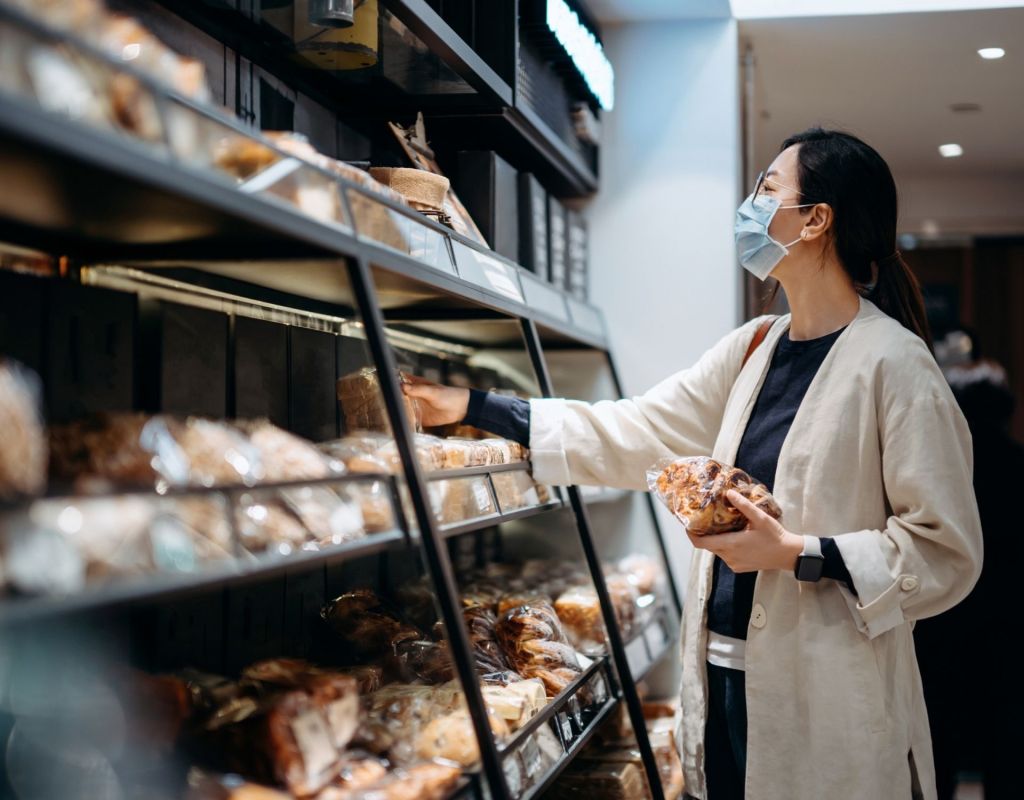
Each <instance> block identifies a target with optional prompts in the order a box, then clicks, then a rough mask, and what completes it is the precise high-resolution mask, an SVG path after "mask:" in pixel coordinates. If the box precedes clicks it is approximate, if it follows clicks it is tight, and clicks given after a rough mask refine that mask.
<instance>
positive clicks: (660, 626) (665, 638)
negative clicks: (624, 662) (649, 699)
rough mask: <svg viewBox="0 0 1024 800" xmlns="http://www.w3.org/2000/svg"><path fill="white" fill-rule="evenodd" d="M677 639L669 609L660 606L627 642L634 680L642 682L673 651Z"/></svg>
mask: <svg viewBox="0 0 1024 800" xmlns="http://www.w3.org/2000/svg"><path fill="white" fill-rule="evenodd" d="M675 640H676V637H675V634H674V633H673V632H672V625H671V623H670V621H669V618H668V609H667V608H666V607H665V606H664V605H661V606H658V607H657V608H656V609H655V610H654V613H653V614H652V615H651V618H650V620H649V621H648V622H647V624H646V625H644V626H643V627H642V628H641V629H639V630H637V631H635V632H634V633H633V634H632V635H631V636H630V638H629V639H628V640H627V641H626V658H627V659H628V660H629V667H630V671H631V672H632V674H633V679H634V680H637V681H642V680H643V679H644V678H646V677H647V675H648V674H649V673H650V671H651V670H652V669H653V668H654V667H655V666H656V665H657V664H658V662H660V661H661V659H662V658H664V657H665V656H666V655H667V654H668V653H669V652H671V650H672V645H673V644H674V643H675Z"/></svg>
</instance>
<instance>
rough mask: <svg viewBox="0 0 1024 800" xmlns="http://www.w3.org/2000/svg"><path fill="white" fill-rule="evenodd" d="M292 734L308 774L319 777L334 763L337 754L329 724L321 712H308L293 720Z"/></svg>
mask: <svg viewBox="0 0 1024 800" xmlns="http://www.w3.org/2000/svg"><path fill="white" fill-rule="evenodd" d="M292 734H293V735H294V736H295V743H296V744H298V746H299V751H300V752H301V753H302V763H303V764H305V765H306V772H307V773H309V774H310V775H319V774H321V773H323V772H324V771H325V770H326V769H327V768H328V767H330V766H331V765H332V764H333V763H334V761H335V758H336V756H337V753H336V751H335V749H334V745H333V743H332V742H331V733H330V731H329V730H328V728H327V723H326V722H325V721H324V717H323V714H321V713H320V712H319V711H307V712H305V713H304V714H299V716H297V717H296V718H295V719H293V720H292Z"/></svg>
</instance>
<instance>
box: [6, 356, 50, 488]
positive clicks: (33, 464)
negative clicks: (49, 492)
mask: <svg viewBox="0 0 1024 800" xmlns="http://www.w3.org/2000/svg"><path fill="white" fill-rule="evenodd" d="M40 397H41V387H40V384H39V378H38V377H36V375H35V373H33V372H31V371H30V370H29V369H27V368H26V367H23V366H22V365H21V364H19V363H17V362H15V361H6V360H2V359H0V431H3V437H4V444H3V447H0V498H2V499H11V498H14V497H21V496H31V495H37V494H41V493H42V492H43V490H44V489H45V488H46V463H47V457H48V452H47V442H46V433H45V431H44V428H43V419H42V413H41V411H40Z"/></svg>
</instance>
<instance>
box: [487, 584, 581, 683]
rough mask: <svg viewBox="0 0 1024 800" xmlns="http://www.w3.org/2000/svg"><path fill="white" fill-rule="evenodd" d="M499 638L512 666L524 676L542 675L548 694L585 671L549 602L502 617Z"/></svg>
mask: <svg viewBox="0 0 1024 800" xmlns="http://www.w3.org/2000/svg"><path fill="white" fill-rule="evenodd" d="M497 638H498V642H499V643H500V644H501V647H502V649H503V650H504V651H505V656H506V658H507V659H508V661H509V664H510V665H511V667H512V668H513V669H514V670H515V671H516V672H517V673H519V674H520V675H522V676H523V677H524V678H539V679H540V680H541V681H542V682H543V683H544V688H545V689H546V690H547V693H548V697H554V696H555V695H557V694H558V693H559V692H561V691H562V690H563V689H565V688H566V687H567V686H569V684H570V683H572V682H573V681H574V680H575V679H576V678H578V677H579V676H580V675H581V674H582V673H583V669H582V667H581V666H580V663H579V659H578V658H577V657H576V651H575V650H573V648H572V646H571V645H570V644H569V642H568V640H567V639H566V636H565V631H564V630H563V628H562V624H561V623H560V622H559V620H558V615H557V614H556V613H555V610H554V608H552V607H551V605H550V604H548V603H534V604H532V605H527V606H518V607H515V608H513V609H512V610H510V611H509V612H508V613H506V614H505V615H504V616H502V617H501V618H500V619H499V620H498V628H497Z"/></svg>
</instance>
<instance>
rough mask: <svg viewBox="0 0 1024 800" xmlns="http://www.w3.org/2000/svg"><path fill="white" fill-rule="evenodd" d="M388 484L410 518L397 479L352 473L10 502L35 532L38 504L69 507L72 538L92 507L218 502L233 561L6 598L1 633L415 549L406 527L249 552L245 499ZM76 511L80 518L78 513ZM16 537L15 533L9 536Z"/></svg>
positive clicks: (396, 513)
mask: <svg viewBox="0 0 1024 800" xmlns="http://www.w3.org/2000/svg"><path fill="white" fill-rule="evenodd" d="M379 483H386V484H387V485H388V486H389V491H388V497H389V499H388V501H387V502H388V503H389V506H390V510H391V516H392V519H393V520H396V521H400V520H402V519H403V517H402V515H401V513H400V510H399V505H398V503H397V500H396V498H397V491H398V486H397V481H396V479H395V478H394V476H390V475H383V474H382V475H377V474H373V473H362V474H351V475H341V476H333V477H330V478H322V479H318V480H305V481H281V482H274V483H269V482H268V483H261V484H258V485H255V486H213V487H205V486H200V487H169V488H167V489H165V490H163V491H160V492H155V491H153V490H151V489H150V490H146V489H126V490H124V491H109V492H102V493H95V494H89V495H73V496H59V495H53V496H46V497H42V498H38V499H35V500H29V501H24V502H20V503H17V504H6V505H4V506H2V507H0V515H4V516H5V518H6V519H8V520H9V519H12V518H14V517H15V516H20V517H21V518H22V519H25V520H28V522H26V524H27V525H28V526H29V527H30V528H32V529H36V528H37V527H38V523H36V522H33V521H32V512H33V508H34V507H36V506H37V505H38V504H45V505H46V506H49V507H57V506H60V505H63V506H64V509H63V511H62V513H61V514H60V515H59V516H58V517H57V525H58V526H61V525H62V524H63V523H64V520H65V516H66V513H65V512H67V513H69V514H70V515H71V516H69V517H68V518H67V524H68V525H69V526H70V527H69V528H68V531H70V532H68V531H64V530H63V528H62V529H61V530H62V532H64V534H65V535H67V536H69V537H71V536H73V535H74V533H75V529H74V525H73V524H72V523H74V522H75V521H76V520H77V521H78V524H79V525H81V524H82V523H81V520H82V517H83V514H82V511H81V509H82V508H86V507H87V506H88V505H90V504H93V503H102V502H104V501H118V500H127V499H129V498H134V499H149V500H152V501H154V502H166V501H173V500H175V499H181V500H199V499H204V500H211V499H215V500H219V501H220V502H221V506H220V508H219V509H218V512H219V513H218V516H220V517H221V518H222V519H226V520H227V527H228V529H229V531H230V535H231V540H232V541H231V548H232V551H233V555H232V556H228V557H225V558H218V559H214V560H209V561H206V562H202V561H199V562H197V563H195V564H193V565H190V566H193V567H194V568H193V569H190V570H189V571H180V572H170V571H167V572H161V571H153V572H147V573H141V574H137V575H130V576H129V575H125V576H122V577H117V578H112V579H111V580H110V581H109V582H107V583H96V584H92V585H86V586H84V587H83V588H81V589H80V590H77V591H74V592H68V593H65V594H59V595H58V594H35V595H32V594H13V595H10V596H7V597H2V598H0V627H2V626H9V625H15V624H22V623H25V622H32V621H35V620H38V619H39V618H42V617H55V616H59V615H63V614H68V613H77V612H82V611H87V610H95V609H99V608H105V607H114V606H118V605H124V604H127V603H134V602H146V601H151V600H157V599H159V600H168V599H171V598H174V597H177V596H181V595H186V594H192V593H194V592H199V591H208V590H210V589H211V588H214V587H226V586H230V585H232V584H235V583H239V582H242V581H248V580H253V579H265V578H273V577H275V576H278V575H281V574H283V573H284V572H287V571H288V570H292V569H296V568H301V567H310V566H314V565H318V564H322V565H333V564H338V563H340V562H342V561H345V560H350V559H356V558H361V557H364V556H368V555H375V554H377V553H381V552H384V551H386V550H390V549H392V548H395V547H409V546H413V544H414V543H415V539H414V538H412V537H411V536H410V535H409V534H408V533H407V532H406V531H404V530H402V529H401V528H400V527H396V528H394V529H391V530H385V531H375V532H366V533H365V534H364V535H363V536H361V537H360V538H357V539H352V540H350V541H345V542H339V543H338V544H320V545H316V546H315V549H313V548H310V549H304V548H303V547H299V548H298V549H294V547H289V548H288V551H287V552H283V551H281V550H277V551H274V550H273V548H268V550H267V551H265V552H262V553H252V552H249V551H248V550H246V549H245V547H244V545H243V543H242V541H241V534H240V532H239V526H238V514H240V513H241V508H240V502H241V501H242V500H243V498H250V497H253V496H255V497H256V498H260V497H263V496H266V495H271V496H273V495H274V494H275V493H277V492H287V491H289V490H293V491H294V490H301V489H313V488H321V489H331V488H340V487H351V486H354V485H360V484H369V485H371V486H372V485H375V484H379ZM75 512H77V513H75ZM8 535H9V534H8Z"/></svg>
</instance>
